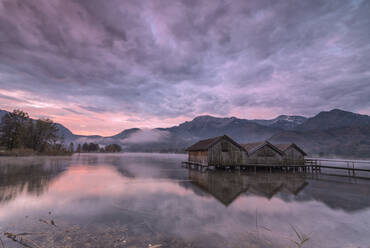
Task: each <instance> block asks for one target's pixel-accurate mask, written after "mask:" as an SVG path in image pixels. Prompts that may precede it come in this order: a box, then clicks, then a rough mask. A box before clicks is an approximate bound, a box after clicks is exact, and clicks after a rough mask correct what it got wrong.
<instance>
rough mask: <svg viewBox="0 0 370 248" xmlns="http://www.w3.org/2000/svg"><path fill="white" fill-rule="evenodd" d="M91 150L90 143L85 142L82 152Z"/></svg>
mask: <svg viewBox="0 0 370 248" xmlns="http://www.w3.org/2000/svg"><path fill="white" fill-rule="evenodd" d="M88 151H89V145H88V144H87V143H86V142H85V143H83V145H82V152H88Z"/></svg>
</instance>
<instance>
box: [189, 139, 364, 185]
mask: <svg viewBox="0 0 370 248" xmlns="http://www.w3.org/2000/svg"><path fill="white" fill-rule="evenodd" d="M186 151H188V161H184V162H182V164H183V165H184V167H187V168H189V167H190V168H192V167H197V168H198V169H199V168H201V169H202V171H203V169H207V168H209V167H212V168H225V169H232V168H236V169H239V170H240V169H243V170H245V169H246V170H249V169H253V170H254V171H255V172H256V170H257V168H267V169H269V170H270V172H271V171H272V170H273V169H279V170H283V171H293V172H295V171H311V172H312V173H314V172H315V173H318V172H320V173H321V171H322V169H323V170H325V171H327V170H331V171H336V172H337V171H347V172H348V175H349V176H353V177H357V178H366V179H368V178H369V175H368V174H365V173H370V169H369V168H365V167H363V165H365V164H369V163H370V162H368V161H357V160H356V161H355V160H333V159H319V158H305V156H307V154H306V152H304V151H303V149H301V148H300V147H299V146H298V145H296V144H294V143H291V144H272V143H270V142H268V141H264V142H255V143H248V144H239V143H237V142H235V141H234V140H232V139H231V138H230V137H228V136H227V135H223V136H218V137H214V138H210V139H205V140H200V141H198V142H197V143H195V144H194V145H192V146H190V147H189V148H187V149H186ZM338 163H342V164H344V165H345V166H338V165H337V164H338ZM355 164H356V165H358V166H359V168H358V167H357V168H355ZM351 174H352V175H351Z"/></svg>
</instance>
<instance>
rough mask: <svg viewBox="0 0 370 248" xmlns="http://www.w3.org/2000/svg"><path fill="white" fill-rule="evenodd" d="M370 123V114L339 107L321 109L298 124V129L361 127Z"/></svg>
mask: <svg viewBox="0 0 370 248" xmlns="http://www.w3.org/2000/svg"><path fill="white" fill-rule="evenodd" d="M369 125H370V116H368V115H360V114H356V113H352V112H348V111H343V110H340V109H333V110H331V111H323V112H320V113H319V114H317V115H316V116H314V117H311V118H308V119H307V120H306V121H305V122H304V123H302V124H301V125H298V126H297V127H296V128H297V129H298V130H325V129H330V128H340V127H361V126H369Z"/></svg>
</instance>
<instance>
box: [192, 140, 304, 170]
mask: <svg viewBox="0 0 370 248" xmlns="http://www.w3.org/2000/svg"><path fill="white" fill-rule="evenodd" d="M186 151H187V152H188V161H187V163H188V164H193V165H196V166H202V167H209V166H212V167H216V168H218V167H221V168H222V167H241V166H263V165H266V166H269V167H273V166H284V165H288V164H289V165H293V164H294V163H297V165H299V164H302V163H303V164H304V156H306V153H305V152H304V151H303V150H302V149H301V148H299V147H298V146H297V145H296V144H278V145H273V144H271V143H270V142H268V141H263V142H255V143H248V144H239V143H237V142H236V141H234V140H233V139H231V138H230V137H229V136H227V135H223V136H218V137H214V138H210V139H205V140H200V141H198V142H197V143H195V144H193V145H192V146H190V147H189V148H187V149H186Z"/></svg>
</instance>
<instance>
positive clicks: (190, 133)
mask: <svg viewBox="0 0 370 248" xmlns="http://www.w3.org/2000/svg"><path fill="white" fill-rule="evenodd" d="M1 113H3V112H0V114H1ZM57 125H58V128H59V129H60V133H61V134H63V135H64V137H65V143H69V142H73V143H80V144H81V143H84V142H94V143H99V144H101V145H106V144H109V143H119V144H120V145H121V146H122V147H123V149H124V150H126V151H150V152H151V151H169V152H170V151H183V150H184V148H186V147H187V146H189V145H191V144H192V143H194V142H196V141H198V140H200V139H205V138H209V137H214V136H219V135H223V134H226V135H229V136H230V137H231V138H233V139H235V140H236V141H237V142H242V143H248V142H255V141H261V140H269V141H271V142H275V143H278V142H284V143H286V142H294V143H296V144H298V145H301V146H302V147H303V148H304V149H306V151H307V152H308V153H310V154H321V155H331V154H333V155H345V156H350V155H351V154H352V155H354V156H357V157H361V156H363V157H370V142H367V140H370V128H369V127H370V116H367V115H361V114H357V113H353V112H349V111H344V110H340V109H333V110H330V111H322V112H320V113H318V114H317V115H315V116H313V117H308V118H307V117H304V116H297V115H293V116H289V115H280V116H278V117H276V118H274V119H270V120H263V119H253V120H248V119H241V118H237V117H214V116H211V115H202V116H197V117H195V118H193V120H190V121H186V122H183V123H180V124H178V125H176V126H172V127H168V128H154V129H140V128H130V129H125V130H123V131H122V132H120V133H118V134H115V135H112V136H107V137H103V136H100V135H76V134H73V133H72V132H71V131H70V130H69V129H68V128H66V127H65V126H63V125H62V124H58V123H57ZM343 147H346V148H345V149H344V148H343Z"/></svg>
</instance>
